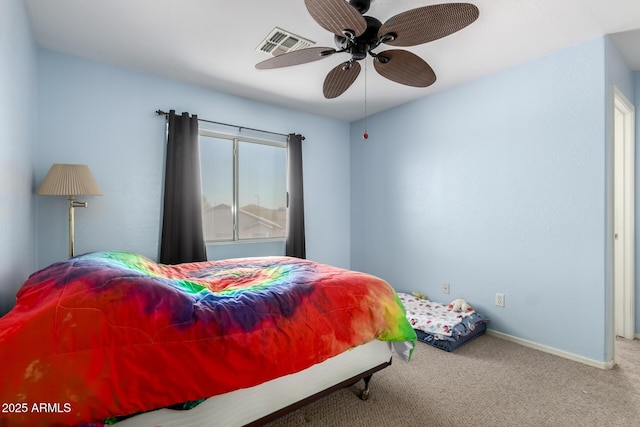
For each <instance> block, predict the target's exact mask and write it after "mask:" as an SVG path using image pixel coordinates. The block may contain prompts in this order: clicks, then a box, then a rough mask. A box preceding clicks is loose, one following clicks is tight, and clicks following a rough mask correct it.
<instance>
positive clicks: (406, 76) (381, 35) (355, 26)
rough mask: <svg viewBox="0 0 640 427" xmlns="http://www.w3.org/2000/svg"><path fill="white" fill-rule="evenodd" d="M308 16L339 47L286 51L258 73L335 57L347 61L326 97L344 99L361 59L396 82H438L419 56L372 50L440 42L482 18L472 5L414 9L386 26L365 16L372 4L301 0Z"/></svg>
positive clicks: (329, 80) (330, 77)
mask: <svg viewBox="0 0 640 427" xmlns="http://www.w3.org/2000/svg"><path fill="white" fill-rule="evenodd" d="M304 2H305V5H306V6H307V10H308V11H309V14H310V15H311V17H312V18H313V19H314V20H315V21H316V22H317V23H318V24H319V25H320V26H321V27H323V28H324V29H326V30H328V31H330V32H332V33H334V34H335V36H334V39H335V43H336V47H337V49H334V48H331V47H311V48H306V49H300V50H296V51H292V52H288V53H285V54H282V55H279V56H276V57H273V58H270V59H267V60H265V61H262V62H259V63H258V64H256V68H257V69H259V70H264V69H271V68H281V67H289V66H292V65H299V64H306V63H308V62H313V61H318V60H320V59H324V58H327V57H329V56H332V55H334V54H336V53H343V52H344V53H348V54H349V55H351V57H350V58H349V59H348V60H347V61H346V62H343V63H341V64H339V65H338V66H336V67H335V68H333V69H332V70H331V71H330V72H329V73H328V74H327V76H326V78H325V80H324V85H323V93H324V96H325V98H328V99H331V98H336V97H338V96H340V95H342V94H343V93H344V92H345V91H346V90H347V89H348V88H349V87H350V86H351V85H352V84H353V82H354V81H355V80H356V78H357V77H358V75H359V74H360V68H361V67H360V64H359V63H358V62H357V61H361V60H363V59H365V58H366V57H367V54H369V55H370V56H371V57H372V58H373V65H374V68H375V70H376V71H377V72H378V73H379V74H380V75H382V76H383V77H386V78H387V79H389V80H392V81H394V82H396V83H400V84H403V85H407V86H414V87H427V86H430V85H432V84H433V83H434V82H435V81H436V74H435V73H434V71H433V69H432V68H431V67H430V66H429V64H427V63H426V62H425V61H424V60H423V59H422V58H420V57H419V56H417V55H415V54H414V53H411V52H409V51H407V50H403V49H389V50H384V51H382V52H380V53H375V52H373V50H374V49H375V48H377V47H378V46H380V45H381V44H387V45H391V46H416V45H419V44H423V43H427V42H430V41H433V40H437V39H440V38H442V37H445V36H448V35H450V34H453V33H455V32H456V31H459V30H461V29H463V28H464V27H466V26H468V25H470V24H471V23H473V22H474V21H475V20H476V19H478V16H479V14H480V12H479V10H478V8H477V7H476V6H475V5H473V4H470V3H443V4H435V5H431V6H423V7H418V8H416V9H411V10H408V11H406V12H402V13H399V14H397V15H395V16H393V17H391V18H390V19H388V20H387V21H386V22H385V23H384V24H383V23H382V22H380V21H379V20H377V19H376V18H373V17H371V16H365V15H364V14H365V13H366V12H367V11H368V10H369V6H370V5H371V0H348V2H347V1H345V0H305V1H304Z"/></svg>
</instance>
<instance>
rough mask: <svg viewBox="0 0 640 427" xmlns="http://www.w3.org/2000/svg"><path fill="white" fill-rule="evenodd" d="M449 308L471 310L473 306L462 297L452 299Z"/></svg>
mask: <svg viewBox="0 0 640 427" xmlns="http://www.w3.org/2000/svg"><path fill="white" fill-rule="evenodd" d="M449 308H450V309H452V310H453V311H471V310H473V309H472V308H471V306H470V305H469V303H467V302H466V301H465V300H463V299H462V298H458V299H454V300H453V301H451V304H449Z"/></svg>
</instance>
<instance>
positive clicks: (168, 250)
mask: <svg viewBox="0 0 640 427" xmlns="http://www.w3.org/2000/svg"><path fill="white" fill-rule="evenodd" d="M168 120H169V136H168V139H167V157H166V166H165V176H164V209H163V215H162V238H161V242H160V262H161V263H162V264H180V263H183V262H199V261H206V260H207V252H206V246H205V243H204V234H203V232H202V191H201V184H200V149H199V145H198V116H196V115H195V114H194V115H193V116H192V117H189V113H182V116H176V113H175V111H174V110H171V112H170V113H169V117H168Z"/></svg>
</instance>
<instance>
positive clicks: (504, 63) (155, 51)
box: [25, 0, 640, 121]
mask: <svg viewBox="0 0 640 427" xmlns="http://www.w3.org/2000/svg"><path fill="white" fill-rule="evenodd" d="M25 1H26V3H27V8H28V12H29V15H30V18H31V23H32V27H33V32H34V36H35V39H36V42H37V44H38V45H39V46H41V47H44V48H47V49H51V50H55V51H61V52H65V53H69V54H72V55H76V56H80V57H84V58H88V59H93V60H97V61H101V62H106V63H109V64H114V65H117V66H121V67H124V68H127V69H132V70H139V71H142V72H146V73H151V74H155V75H160V76H165V77H169V78H172V79H177V80H183V81H187V82H191V83H195V84H198V85H202V86H205V87H209V88H213V89H216V90H219V91H224V92H228V93H232V94H236V95H240V96H244V97H248V98H252V99H257V100H262V101H266V102H269V103H272V104H277V105H283V106H286V107H291V108H295V109H299V110H304V111H309V112H313V113H317V114H321V115H324V116H328V117H335V118H339V119H344V120H347V121H353V120H356V119H359V118H362V117H364V115H365V107H364V106H365V102H364V99H365V84H364V80H365V72H364V70H363V72H362V73H361V75H360V76H359V77H358V79H357V80H356V82H355V83H354V84H353V86H352V87H351V88H350V89H348V90H347V92H345V93H344V94H343V95H341V96H340V97H338V98H336V99H333V100H327V99H325V98H324V97H323V95H322V84H323V81H324V77H325V75H326V74H327V73H328V72H329V71H330V70H331V69H332V68H333V67H334V66H336V65H337V64H339V63H340V62H342V61H344V60H346V59H347V58H348V56H347V54H339V55H333V56H330V57H328V58H327V59H323V60H321V61H316V62H313V63H309V64H304V65H297V66H293V67H288V68H280V69H274V70H257V69H255V64H256V63H258V62H260V61H262V60H265V59H267V58H269V56H267V55H266V54H264V53H261V52H257V51H256V50H255V49H256V47H257V46H258V44H259V43H260V42H261V41H262V40H263V39H264V37H265V36H267V34H268V33H269V32H270V31H271V30H272V29H273V28H274V27H280V28H283V29H285V30H288V31H291V32H293V33H295V34H297V35H299V36H302V37H304V38H307V39H310V40H312V41H315V42H316V46H327V47H332V48H333V47H335V45H334V41H333V35H332V34H331V33H329V32H328V31H326V30H324V29H323V28H322V27H320V26H319V25H318V24H317V23H316V22H315V21H314V20H313V19H312V18H311V17H310V15H309V13H308V12H307V9H306V7H305V4H304V1H303V0H253V1H249V0H224V1H223V0H180V1H176V0H107V1H105V0H100V1H99V0H25ZM467 1H469V2H471V3H474V4H475V5H476V6H478V8H479V9H480V17H479V18H478V20H477V21H476V22H475V23H473V24H471V25H470V26H469V27H467V28H465V29H463V30H461V31H459V32H457V33H455V34H452V35H450V36H448V37H445V38H443V39H440V40H436V41H433V42H431V43H427V44H424V45H421V46H416V47H409V48H406V49H408V50H410V51H412V52H413V53H415V54H417V55H419V56H421V57H422V58H423V59H425V60H426V61H427V62H428V63H429V64H430V65H431V67H432V68H433V69H434V71H435V72H436V75H437V77H438V79H437V81H436V82H435V84H433V85H432V86H430V87H428V88H413V87H407V86H403V85H399V84H397V83H394V82H391V81H389V80H386V79H385V78H383V77H381V76H379V75H377V74H376V72H375V70H374V69H373V66H372V64H371V62H370V61H371V58H367V61H368V65H366V67H363V68H366V69H367V71H366V79H367V84H366V99H367V102H366V110H367V113H368V114H369V115H371V114H373V113H376V112H379V111H383V110H386V109H388V108H391V107H394V106H396V105H400V104H403V103H406V102H408V101H412V100H414V99H417V98H421V97H423V96H426V95H428V94H430V93H434V92H435V91H440V90H443V89H445V88H448V87H452V86H455V85H459V84H462V83H464V82H467V81H469V80H472V79H475V78H478V77H480V76H484V75H487V74H490V73H494V72H496V71H499V70H502V69H506V68H510V67H513V66H516V65H519V64H522V63H525V62H528V61H531V60H533V59H536V58H539V57H542V56H545V55H547V54H549V53H551V52H553V51H556V50H558V49H562V48H565V47H569V46H572V45H575V44H578V43H582V42H584V41H587V40H590V39H593V38H595V37H598V36H601V35H604V34H612V33H621V34H617V35H616V36H614V41H615V42H616V43H618V45H619V46H620V48H621V50H622V51H623V53H624V54H625V56H626V57H627V60H628V62H629V64H630V66H631V67H632V68H633V69H635V70H640V0H467ZM444 2H447V1H434V0H372V2H371V8H370V10H369V12H368V13H367V15H370V16H373V17H376V18H378V19H379V20H380V21H382V22H384V21H386V20H387V19H388V18H390V17H391V16H393V15H395V14H397V13H400V12H403V11H406V10H409V9H413V8H416V7H420V6H426V5H430V4H436V3H444ZM381 50H383V48H378V49H377V51H381Z"/></svg>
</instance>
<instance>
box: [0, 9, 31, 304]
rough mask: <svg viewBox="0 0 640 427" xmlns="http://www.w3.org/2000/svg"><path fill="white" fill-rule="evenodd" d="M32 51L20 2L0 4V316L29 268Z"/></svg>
mask: <svg viewBox="0 0 640 427" xmlns="http://www.w3.org/2000/svg"><path fill="white" fill-rule="evenodd" d="M36 102H37V90H36V49H35V45H34V42H33V39H32V37H31V30H30V28H29V21H28V18H27V13H26V9H25V5H24V2H22V1H21V0H3V1H1V2H0V259H1V260H2V263H0V315H2V314H4V313H5V312H7V311H9V309H10V308H11V307H13V305H14V303H15V294H16V291H17V289H18V288H19V287H20V285H22V282H24V280H25V279H26V278H27V276H28V275H29V274H31V273H32V272H33V270H34V267H35V256H34V251H35V246H34V225H33V224H34V196H33V163H32V151H33V146H34V139H35V131H34V130H35V128H36V123H37V111H36V110H37V108H36Z"/></svg>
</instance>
